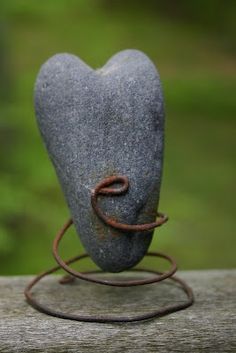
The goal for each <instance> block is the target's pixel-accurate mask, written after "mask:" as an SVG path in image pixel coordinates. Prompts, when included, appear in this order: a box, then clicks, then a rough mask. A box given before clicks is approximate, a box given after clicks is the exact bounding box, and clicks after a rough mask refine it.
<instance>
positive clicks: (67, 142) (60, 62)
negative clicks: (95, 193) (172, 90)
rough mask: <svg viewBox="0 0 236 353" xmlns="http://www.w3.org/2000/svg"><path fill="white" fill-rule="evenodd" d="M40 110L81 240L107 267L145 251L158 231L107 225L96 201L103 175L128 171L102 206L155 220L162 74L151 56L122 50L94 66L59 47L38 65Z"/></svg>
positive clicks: (132, 219)
mask: <svg viewBox="0 0 236 353" xmlns="http://www.w3.org/2000/svg"><path fill="white" fill-rule="evenodd" d="M35 108H36V116H37V120H38V124H39V128H40V131H41V134H42V136H43V139H44V142H45V144H46V147H47V150H48V153H49V155H50V158H51V160H52V162H53V164H54V166H55V169H56V172H57V175H58V177H59V180H60V183H61V186H62V189H63V191H64V194H65V197H66V200H67V203H68V205H69V209H70V212H71V216H72V218H73V221H74V223H75V227H76V230H77V233H78V234H79V236H80V238H81V241H82V244H83V245H84V247H85V249H86V251H87V252H88V253H89V255H90V256H91V258H92V259H93V260H94V262H95V263H96V264H97V265H98V266H99V267H100V268H102V269H103V270H106V271H110V272H119V271H122V270H124V269H127V268H130V267H132V266H134V265H136V264H137V263H138V262H139V261H140V260H141V259H142V258H143V256H144V255H145V253H146V251H147V249H148V247H149V245H150V242H151V240H152V233H153V232H148V233H147V232H146V233H124V232H120V231H117V230H115V229H113V228H111V227H108V226H107V225H105V224H104V223H103V222H102V221H101V220H100V219H99V218H98V217H97V215H96V214H94V212H93V209H92V207H91V201H90V199H91V190H92V189H93V188H94V187H95V185H96V184H97V183H98V182H99V181H101V180H102V179H103V178H105V177H108V176H111V175H126V176H127V177H128V178H129V182H130V187H129V190H128V192H127V193H126V194H124V195H122V196H114V197H101V199H100V200H99V205H100V206H101V208H102V210H103V211H104V212H105V213H106V214H108V215H111V216H113V217H115V218H116V219H118V220H119V221H121V222H124V223H129V224H137V223H146V222H151V221H154V220H155V212H156V209H157V206H158V201H159V191H160V182H161V174H162V157H163V128H164V111H163V97H162V90H161V87H160V79H159V75H158V73H157V70H156V68H155V66H154V65H153V63H152V62H151V61H150V60H149V59H148V57H147V56H146V55H145V54H143V53H142V52H140V51H137V50H125V51H122V52H120V53H118V54H116V55H115V56H113V57H112V58H111V59H110V60H109V61H108V62H107V63H106V65H105V66H104V67H103V68H101V69H98V70H93V69H92V68H90V67H89V66H87V65H86V64H85V63H84V62H83V61H81V60H80V59H79V58H78V57H76V56H74V55H70V54H58V55H55V56H53V57H52V58H50V59H49V60H48V61H47V62H46V63H45V64H44V65H43V66H42V68H41V70H40V73H39V75H38V78H37V82H36V88H35Z"/></svg>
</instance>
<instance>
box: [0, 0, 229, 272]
mask: <svg viewBox="0 0 236 353" xmlns="http://www.w3.org/2000/svg"><path fill="white" fill-rule="evenodd" d="M154 3H155V2H149V3H148V2H143V1H142V2H138V1H137V3H136V4H137V6H134V5H132V1H131V2H130V3H129V2H125V3H123V2H121V1H119V2H115V1H114V2H110V1H95V0H80V1H76V0H58V1H56V2H55V1H54V0H47V1H30V0H18V1H17V0H5V1H2V2H1V4H0V7H1V9H0V12H1V14H2V15H1V18H2V19H0V21H2V23H4V26H3V27H1V26H0V50H1V58H4V60H0V66H1V67H0V74H1V78H2V77H4V80H3V79H1V80H0V92H3V93H4V94H3V95H2V97H3V98H2V102H1V105H0V160H1V170H0V195H1V197H0V261H1V270H0V271H1V273H2V274H16V273H33V272H37V271H40V270H42V269H43V268H46V267H47V266H49V265H52V264H53V259H52V257H51V253H50V246H51V242H52V239H53V236H54V233H55V232H56V231H57V229H58V227H60V226H61V225H62V224H63V223H64V221H65V219H66V218H67V217H68V214H69V212H68V210H67V207H66V205H65V202H64V199H63V196H62V193H61V191H60V187H59V184H58V181H57V179H56V176H55V173H54V171H53V168H52V165H51V163H50V161H49V160H48V157H47V154H46V152H45V149H44V147H43V145H42V141H41V138H40V136H39V132H38V129H37V126H36V122H35V117H34V111H33V86H34V81H35V78H36V75H37V72H38V70H39V67H40V65H41V64H42V63H43V62H44V61H45V60H47V58H48V57H50V56H51V55H53V54H55V53H57V52H71V53H75V54H78V55H79V56H81V57H82V58H83V59H84V60H85V61H86V62H88V63H89V64H90V65H91V66H93V67H99V66H102V65H103V64H104V62H105V61H106V60H107V59H108V58H109V56H111V55H112V54H114V53H115V52H116V51H119V50H122V49H125V48H130V47H131V48H138V49H141V50H143V51H144V52H146V53H147V54H148V55H149V56H150V57H151V58H152V59H153V61H154V62H155V63H156V64H157V66H158V68H159V70H160V74H161V78H162V81H163V88H164V93H165V97H166V112H167V123H166V153H165V169H164V175H163V185H162V193H161V203H160V210H162V211H164V212H167V213H168V214H169V215H170V221H169V223H168V224H167V225H166V226H164V227H162V228H160V229H158V230H157V231H156V237H155V238H154V241H153V244H152V248H153V249H154V248H155V249H156V248H157V249H162V250H164V251H167V252H169V253H171V254H173V255H175V256H176V257H177V259H178V262H179V263H180V264H181V266H182V267H183V268H204V267H205V268H206V267H208V268H209V267H233V266H235V245H236V240H235V239H236V238H235V237H234V226H235V224H234V223H235V221H234V218H235V206H234V199H233V197H232V193H233V191H234V190H235V186H234V178H233V176H234V175H235V164H234V151H235V148H236V140H235V112H236V103H235V102H236V101H235V93H234V92H235V88H236V76H235V72H236V67H235V58H234V55H233V51H232V50H229V46H228V44H227V45H225V43H226V41H227V43H232V41H231V39H230V38H231V35H232V31H231V30H230V28H231V24H230V23H231V22H230V23H229V24H228V26H227V23H228V22H227V21H226V22H227V23H226V24H225V25H223V24H221V26H225V27H224V30H223V29H222V35H220V36H219V35H218V29H217V27H216V26H215V25H214V24H213V22H214V18H213V17H214V16H213V15H212V18H210V17H209V19H208V17H207V16H206V13H209V12H210V9H211V8H212V6H213V5H212V2H211V1H209V2H204V4H203V2H202V1H200V2H199V3H197V2H185V1H183V2H181V5H180V6H181V7H184V9H185V12H186V13H188V12H189V11H190V7H191V9H192V10H191V11H195V12H196V13H195V17H194V19H193V20H192V21H190V20H187V18H186V16H185V17H184V16H182V17H181V16H180V15H179V14H178V13H176V15H174V13H173V11H171V10H169V11H168V7H164V6H161V4H160V2H158V1H157V2H156V3H155V4H154ZM162 3H163V2H162ZM168 3H169V4H171V1H169V2H168ZM216 3H217V4H218V3H219V1H218V2H216ZM151 4H152V6H154V5H155V6H154V7H155V9H154V7H151ZM190 4H192V5H190ZM199 4H201V7H199ZM148 5H150V8H149V7H148ZM227 6H228V5H227ZM227 6H226V8H225V9H224V11H226V10H227V9H228V10H227V11H228V13H229V14H228V16H229V17H230V18H231V17H232V16H233V15H232V14H231V13H230V11H229V7H227ZM203 7H204V8H205V9H206V8H207V11H206V12H204V11H201V9H202V8H203ZM232 7H233V5H232ZM151 8H152V11H150V9H151ZM193 9H194V10H193ZM219 9H220V7H219V6H218V5H215V11H218V12H217V16H220V14H219V11H220V10H219ZM148 10H149V11H148ZM154 10H155V11H154ZM201 15H202V18H201V20H200V17H199V16H201ZM217 16H216V17H217ZM217 18H218V17H217ZM196 19H199V23H201V28H200V26H197V25H196V23H197V20H196ZM1 28H4V31H3V30H1ZM221 28H223V27H221ZM225 28H227V30H226V29H225ZM229 32H230V34H229V35H227V38H226V34H227V33H229ZM223 33H225V35H223ZM1 43H4V44H1ZM230 45H231V44H230ZM231 47H233V44H232V45H231ZM7 87H11V89H10V90H9V89H8V91H9V92H10V94H9V99H8V98H6V96H5V92H6V88H7ZM70 234H71V235H69V236H68V240H65V243H64V245H63V249H64V250H63V255H64V256H70V255H74V254H77V253H78V252H79V251H81V250H82V247H81V245H80V243H79V241H78V238H77V237H76V235H75V232H73V231H72V232H70ZM88 266H91V264H90V265H88Z"/></svg>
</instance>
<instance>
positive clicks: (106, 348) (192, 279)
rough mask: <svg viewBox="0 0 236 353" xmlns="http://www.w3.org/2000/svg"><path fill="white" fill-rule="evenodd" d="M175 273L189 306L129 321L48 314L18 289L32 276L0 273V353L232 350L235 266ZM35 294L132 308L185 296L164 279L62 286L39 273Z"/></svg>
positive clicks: (89, 305)
mask: <svg viewBox="0 0 236 353" xmlns="http://www.w3.org/2000/svg"><path fill="white" fill-rule="evenodd" d="M126 276H127V275H126ZM129 276H130V274H129ZM132 276H133V275H132ZM134 276H137V275H134ZM179 276H180V277H182V278H183V279H185V280H186V281H187V282H188V284H189V285H191V286H192V288H193V290H194V294H195V298H196V302H195V304H194V306H192V307H191V308H188V309H186V310H184V311H181V312H177V313H174V314H171V315H169V316H166V317H163V318H160V319H154V320H151V321H146V322H141V323H129V324H94V323H80V322H75V321H66V320H62V319H57V318H53V317H49V316H46V315H44V314H41V313H38V312H37V311H35V310H34V309H32V308H31V307H30V306H29V305H28V304H27V303H26V302H25V300H24V296H23V289H24V287H25V285H26V283H28V281H29V280H30V279H31V278H32V277H30V276H26V277H11V278H10V277H0V352H11V353H14V352H48V353H54V352H57V353H62V352H63V353H64V352H71V353H73V352H76V353H80V352H81V353H83V352H103V353H105V352H106V353H107V352H108V353H109V352H112V353H113V352H116V353H119V352H141V353H149V352H150V353H151V352H155V353H156V352H163V353H165V352H168V353H170V352H171V353H172V352H173V353H174V352H179V353H184V352H191V353H194V352H212V353H221V352H222V353H227V352H236V270H221V271H217V270H212V271H189V272H180V273H179ZM36 292H37V293H36ZM35 293H36V294H37V298H39V299H40V301H41V302H44V303H46V304H47V305H51V306H54V308H57V309H59V308H60V309H62V310H68V311H71V312H77V313H79V312H81V313H84V314H88V313H95V312H96V313H101V312H103V313H109V314H117V313H120V314H121V315H122V314H124V313H125V314H127V313H135V314H137V313H142V312H146V311H148V310H152V309H153V308H157V307H158V306H159V305H164V304H167V303H169V302H170V301H178V300H184V299H185V297H184V294H183V293H182V292H181V291H180V290H179V289H177V287H176V286H175V285H170V282H169V284H168V283H165V284H163V283H162V284H153V285H148V286H145V287H144V286H143V287H132V288H114V287H107V286H100V285H95V284H91V283H84V282H81V281H76V282H75V283H74V284H72V285H67V286H62V285H60V284H58V277H57V276H52V277H50V278H48V279H45V280H44V281H43V282H42V284H39V285H38V287H37V289H36V291H35Z"/></svg>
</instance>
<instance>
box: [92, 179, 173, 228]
mask: <svg viewBox="0 0 236 353" xmlns="http://www.w3.org/2000/svg"><path fill="white" fill-rule="evenodd" d="M115 183H121V184H122V185H121V186H120V187H119V188H109V187H108V186H111V185H113V184H115ZM128 188H129V180H128V178H127V177H126V176H122V175H118V176H116V175H113V176H110V177H108V178H105V179H103V180H102V181H101V182H99V183H98V184H97V185H96V187H95V189H94V190H92V196H91V204H92V207H93V209H94V211H95V213H96V214H97V216H98V217H99V218H100V219H101V220H102V221H103V222H104V223H105V224H107V225H109V226H110V227H112V228H115V229H119V230H121V231H124V232H145V231H149V230H153V229H154V228H156V227H159V226H161V225H162V224H164V223H165V222H167V221H168V217H167V216H166V215H164V214H163V213H160V212H158V213H157V216H158V217H159V218H158V219H157V220H156V221H155V222H152V223H145V224H124V223H120V222H118V221H117V220H115V219H113V218H111V217H108V216H107V215H105V214H104V213H103V212H102V210H101V209H100V208H99V206H98V203H97V201H98V196H99V195H103V196H116V195H122V194H124V193H125V192H126V191H127V190H128Z"/></svg>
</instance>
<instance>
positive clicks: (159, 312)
mask: <svg viewBox="0 0 236 353" xmlns="http://www.w3.org/2000/svg"><path fill="white" fill-rule="evenodd" d="M114 183H121V184H122V186H121V187H120V188H109V186H110V185H112V184H114ZM128 187H129V183H128V178H127V177H125V176H112V177H108V178H105V179H103V180H102V181H101V182H100V183H98V184H97V186H96V187H95V189H94V190H93V191H92V195H91V204H92V207H93V209H94V212H95V213H96V214H97V216H98V217H99V218H100V219H101V220H102V221H103V222H104V223H105V224H107V225H108V226H110V227H113V228H116V229H119V230H121V231H129V232H137V231H139V232H140V231H143V232H145V231H148V230H152V229H154V228H155V227H158V226H161V225H162V224H164V223H165V222H166V221H167V220H168V217H167V216H165V215H164V214H162V213H158V214H157V215H158V217H159V218H158V219H157V220H156V221H155V222H152V223H149V224H137V225H129V224H123V223H120V222H118V221H116V220H114V219H111V218H109V217H108V216H107V215H105V214H104V213H103V212H102V211H101V210H100V208H99V207H98V205H97V199H98V196H99V195H103V196H115V195H120V194H123V193H124V192H126V191H127V189H128ZM72 224H73V221H72V219H69V220H68V221H67V223H66V224H65V225H64V226H63V227H62V229H61V230H60V231H59V232H58V233H57V235H56V237H55V239H54V242H53V255H54V257H55V260H56V261H57V263H58V266H56V267H53V268H51V269H49V270H47V271H45V272H43V273H41V274H39V275H38V276H36V277H35V278H34V279H33V280H32V281H31V282H30V283H29V284H28V286H27V287H26V288H25V291H24V294H25V297H26V300H27V302H28V303H29V304H30V305H31V306H32V307H34V308H35V309H36V310H38V311H40V312H42V313H44V314H48V315H50V316H54V317H58V318H62V319H69V320H76V321H84V322H97V323H113V322H134V321H142V320H148V319H151V318H155V317H161V316H164V315H167V314H170V313H173V312H176V311H179V310H182V309H185V308H187V307H189V306H191V305H192V304H193V302H194V295H193V292H192V289H191V288H190V287H189V286H188V285H187V284H186V283H185V282H184V281H183V280H182V279H180V278H178V277H176V276H173V275H174V273H175V272H176V271H177V265H176V262H175V261H174V260H173V258H172V257H170V256H168V255H165V254H162V253H159V252H148V253H147V254H146V256H152V257H155V258H163V259H165V260H167V261H168V262H169V263H170V265H171V267H170V269H169V271H167V272H159V271H154V270H149V269H143V268H137V269H136V268H135V269H131V270H128V271H132V272H133V271H135V272H149V273H151V274H152V275H153V276H152V277H148V278H146V279H133V280H108V279H101V278H97V277H94V276H91V274H95V273H98V272H100V273H103V271H89V272H77V271H75V270H74V269H73V268H71V267H70V266H69V265H70V264H72V263H74V262H76V261H80V260H82V259H84V258H86V257H89V255H88V254H81V255H79V256H76V257H73V258H71V259H69V260H67V261H64V260H62V258H61V257H60V256H59V254H58V247H59V244H60V241H61V240H62V238H63V236H64V235H65V233H66V231H67V230H68V228H69V227H70V226H71V225H72ZM60 269H63V270H65V271H66V272H67V273H68V274H69V276H66V277H63V278H62V280H61V281H60V283H61V284H66V283H69V282H71V281H73V280H74V279H75V278H79V279H82V280H85V281H88V282H93V283H96V284H100V285H106V286H115V287H131V286H140V285H147V284H151V283H157V282H161V281H163V280H165V279H167V278H169V279H170V280H171V281H173V282H175V283H177V284H178V285H179V286H180V288H181V289H182V290H183V291H184V292H185V294H186V296H187V300H186V301H185V302H183V303H177V304H172V305H168V306H165V307H162V308H160V309H156V310H153V311H151V312H149V313H145V314H139V315H132V316H130V315H127V316H122V317H121V316H104V315H82V314H81V315H79V314H70V313H64V312H61V311H59V310H54V309H52V308H49V307H47V306H45V305H44V304H42V303H40V302H38V301H37V299H35V298H34V297H33V295H32V289H33V287H34V286H35V285H36V284H37V283H38V282H40V280H41V279H42V278H44V277H46V276H48V275H50V274H52V273H54V272H56V271H58V270H60Z"/></svg>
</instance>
